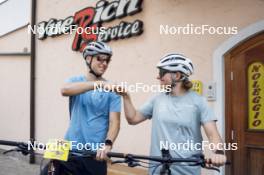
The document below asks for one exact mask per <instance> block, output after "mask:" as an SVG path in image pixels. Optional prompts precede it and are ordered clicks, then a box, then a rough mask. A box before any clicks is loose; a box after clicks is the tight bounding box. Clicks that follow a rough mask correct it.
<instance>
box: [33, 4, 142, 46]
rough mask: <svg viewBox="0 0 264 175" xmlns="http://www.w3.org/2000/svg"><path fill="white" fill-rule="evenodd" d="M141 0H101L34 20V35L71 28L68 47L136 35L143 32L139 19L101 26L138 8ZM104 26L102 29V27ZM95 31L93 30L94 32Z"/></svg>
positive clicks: (42, 38) (60, 32)
mask: <svg viewBox="0 0 264 175" xmlns="http://www.w3.org/2000/svg"><path fill="white" fill-rule="evenodd" d="M142 2H143V0H116V1H112V2H108V1H105V0H101V1H99V2H98V3H97V4H96V7H87V8H84V9H82V10H80V11H78V12H76V13H75V14H74V16H69V17H67V18H65V19H63V20H57V19H50V20H49V21H43V22H40V23H38V27H37V28H38V39H41V40H44V39H45V38H47V37H54V36H58V35H62V34H69V33H71V31H72V30H75V37H74V40H73V43H72V49H73V50H75V51H77V50H80V51H81V50H82V49H83V47H84V46H85V45H86V43H87V42H90V41H95V40H98V41H104V42H108V41H111V40H118V39H124V38H129V37H132V36H137V35H140V34H141V33H142V32H143V22H142V21H140V20H135V21H133V22H131V23H130V22H125V21H121V22H120V23H119V25H117V26H113V27H109V28H104V27H103V26H102V24H103V23H105V22H110V21H113V20H114V19H117V18H119V19H121V18H124V17H125V16H128V15H134V14H136V13H139V12H140V11H141V6H142ZM103 29H104V30H103ZM95 31H96V32H95Z"/></svg>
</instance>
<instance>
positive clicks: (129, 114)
mask: <svg viewBox="0 0 264 175" xmlns="http://www.w3.org/2000/svg"><path fill="white" fill-rule="evenodd" d="M123 101H124V111H125V116H126V119H127V122H128V123H129V124H130V125H136V124H138V123H141V122H143V121H145V120H146V119H147V118H146V117H144V116H143V115H142V114H141V113H140V112H139V111H137V110H136V109H135V107H134V105H133V103H132V100H131V98H130V96H129V94H125V95H123Z"/></svg>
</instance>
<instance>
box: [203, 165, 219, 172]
mask: <svg viewBox="0 0 264 175" xmlns="http://www.w3.org/2000/svg"><path fill="white" fill-rule="evenodd" d="M203 168H205V169H208V170H215V171H217V172H218V173H220V169H219V168H216V167H206V166H205V167H203Z"/></svg>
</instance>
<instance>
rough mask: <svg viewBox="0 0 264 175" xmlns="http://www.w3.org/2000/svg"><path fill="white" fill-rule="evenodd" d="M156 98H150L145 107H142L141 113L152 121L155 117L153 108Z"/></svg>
mask: <svg viewBox="0 0 264 175" xmlns="http://www.w3.org/2000/svg"><path fill="white" fill-rule="evenodd" d="M155 98H156V96H154V97H152V98H150V99H149V100H148V101H147V102H146V103H144V104H143V106H141V107H140V109H139V112H140V113H141V114H142V115H143V116H144V117H146V118H148V119H151V118H152V115H153V107H154V102H155Z"/></svg>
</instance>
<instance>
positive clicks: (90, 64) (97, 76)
mask: <svg viewBox="0 0 264 175" xmlns="http://www.w3.org/2000/svg"><path fill="white" fill-rule="evenodd" d="M85 61H86V60H85ZM92 62H93V56H92V58H91V62H90V63H88V62H87V61H86V64H87V66H88V67H89V69H90V71H89V73H91V74H93V75H94V76H95V77H96V78H100V77H101V76H102V75H99V74H97V73H95V71H94V70H93V69H92Z"/></svg>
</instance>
